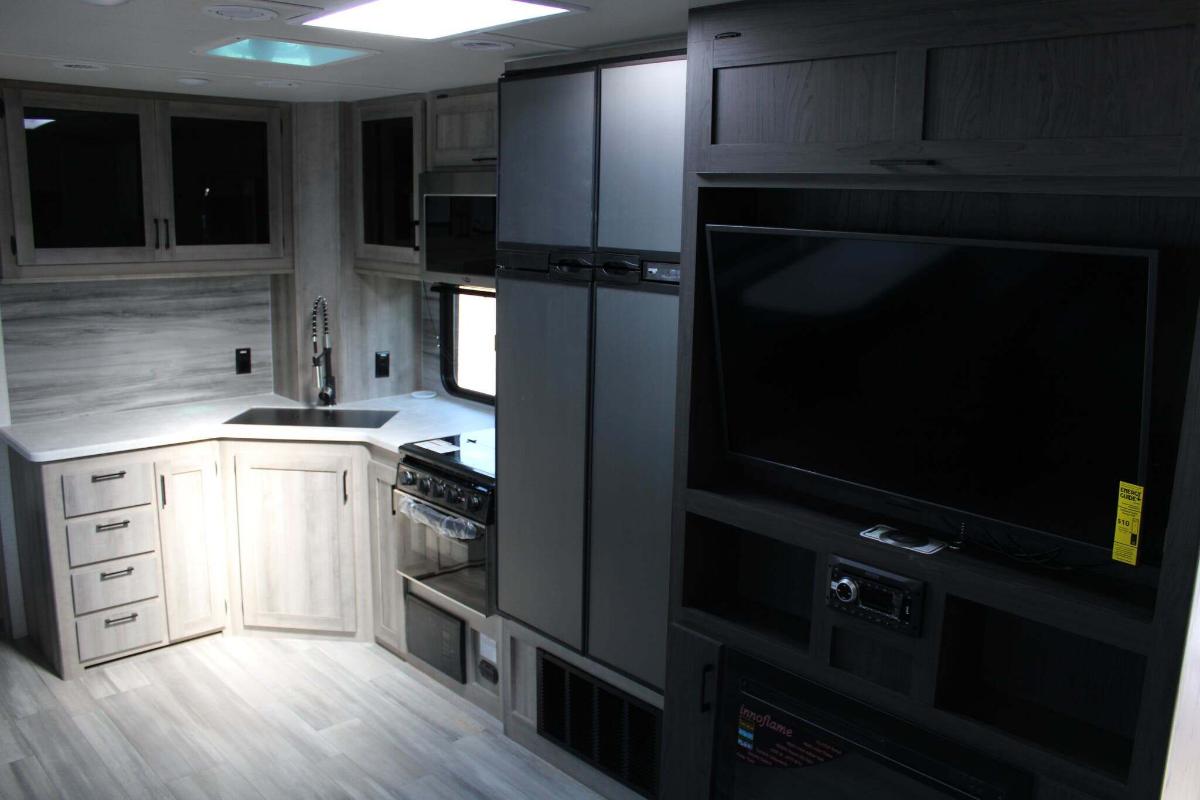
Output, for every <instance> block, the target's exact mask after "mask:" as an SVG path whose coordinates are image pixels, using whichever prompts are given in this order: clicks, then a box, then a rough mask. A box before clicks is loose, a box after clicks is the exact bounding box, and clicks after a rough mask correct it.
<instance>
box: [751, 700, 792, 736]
mask: <svg viewBox="0 0 1200 800" xmlns="http://www.w3.org/2000/svg"><path fill="white" fill-rule="evenodd" d="M738 717H739V718H740V720H741V721H742V722H752V723H754V725H755V726H757V727H759V728H766V729H767V730H769V731H774V732H775V733H778V734H779V735H780V736H786V737H788V738H789V739H790V738H792V729H791V728H789V727H788V726H786V725H784V724H783V723H782V722H776V721H775V718H774V717H772V716H771V715H770V714H759V713H757V712H755V711H754V710H753V709H750V708H748V707H747V706H746V704H745V703H743V704H742V707H741V708H740V709H738Z"/></svg>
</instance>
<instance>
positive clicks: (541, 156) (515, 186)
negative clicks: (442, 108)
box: [497, 70, 596, 249]
mask: <svg viewBox="0 0 1200 800" xmlns="http://www.w3.org/2000/svg"><path fill="white" fill-rule="evenodd" d="M595 163H596V72H595V70H587V71H584V72H574V73H567V74H558V75H543V76H538V77H518V78H511V79H505V80H502V81H501V82H500V164H499V167H498V176H497V181H498V185H499V198H500V199H499V207H498V210H497V213H498V217H499V221H498V235H497V241H498V246H499V247H501V248H506V247H518V248H531V247H533V248H536V247H544V248H576V249H589V248H591V247H592V216H593V213H594V211H595V185H596V183H595Z"/></svg>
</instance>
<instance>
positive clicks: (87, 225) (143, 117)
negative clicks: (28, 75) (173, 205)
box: [4, 89, 158, 266]
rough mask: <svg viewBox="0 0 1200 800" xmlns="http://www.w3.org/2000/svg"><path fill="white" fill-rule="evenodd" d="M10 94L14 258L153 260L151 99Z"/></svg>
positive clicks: (40, 261) (23, 261)
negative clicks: (15, 245)
mask: <svg viewBox="0 0 1200 800" xmlns="http://www.w3.org/2000/svg"><path fill="white" fill-rule="evenodd" d="M4 99H5V104H6V106H7V108H8V113H7V114H6V115H5V117H6V119H5V123H6V128H7V134H8V136H7V138H8V157H9V172H10V174H11V179H12V201H13V217H14V221H15V224H16V242H17V263H18V264H20V265H21V266H43V265H55V264H95V263H116V262H136V261H153V260H155V258H156V256H157V250H156V246H155V245H156V242H155V225H154V218H155V216H156V215H157V212H156V211H155V208H156V206H157V202H158V198H157V196H156V194H155V188H156V185H157V184H156V175H155V161H154V157H153V153H154V152H155V143H154V113H153V103H151V102H150V101H147V100H136V99H128V98H116V97H91V96H85V95H70V94H60V93H57V92H33V91H28V92H27V91H17V90H14V89H9V90H6V91H5V92H4ZM6 190H7V187H6Z"/></svg>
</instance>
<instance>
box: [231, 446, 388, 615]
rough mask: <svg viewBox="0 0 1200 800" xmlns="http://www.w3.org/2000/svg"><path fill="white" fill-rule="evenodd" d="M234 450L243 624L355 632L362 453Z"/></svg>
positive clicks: (306, 449) (333, 448)
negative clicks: (356, 501) (357, 507)
mask: <svg viewBox="0 0 1200 800" xmlns="http://www.w3.org/2000/svg"><path fill="white" fill-rule="evenodd" d="M230 449H231V450H232V452H233V462H234V469H235V472H236V479H235V480H236V487H237V540H238V558H239V564H240V574H241V587H240V589H241V601H242V602H241V621H242V625H243V626H244V627H247V628H262V629H276V630H289V631H312V632H336V633H354V632H356V631H357V630H358V625H359V614H358V603H357V599H356V594H355V593H356V590H357V587H358V583H359V582H358V573H357V569H356V559H357V558H358V557H359V555H358V553H357V552H356V550H357V542H356V539H357V520H356V514H355V509H354V502H353V501H352V497H354V496H355V495H356V493H357V491H358V489H357V487H358V485H359V482H360V481H361V479H362V474H363V472H364V469H362V467H361V466H360V463H359V462H360V459H361V458H362V456H361V454H360V453H359V448H355V447H348V446H337V445H313V444H305V445H296V444H266V443H253V444H242V443H239V444H237V445H233V446H231V448H230ZM363 504H364V505H365V493H364V497H363ZM363 588H364V589H365V588H366V586H365V585H364V587H363Z"/></svg>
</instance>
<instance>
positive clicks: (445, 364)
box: [433, 283, 496, 406]
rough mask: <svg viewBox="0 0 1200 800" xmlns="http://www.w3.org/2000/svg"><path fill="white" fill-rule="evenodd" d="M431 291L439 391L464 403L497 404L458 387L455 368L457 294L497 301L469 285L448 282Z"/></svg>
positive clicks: (492, 398) (486, 396) (490, 397)
mask: <svg viewBox="0 0 1200 800" xmlns="http://www.w3.org/2000/svg"><path fill="white" fill-rule="evenodd" d="M433 291H435V292H437V293H438V295H439V298H438V361H439V364H440V372H441V378H442V388H444V389H445V390H446V393H447V394H450V395H452V396H453V397H459V398H462V399H464V400H471V401H474V402H476V403H483V404H485V405H489V406H495V405H496V396H495V395H494V394H485V393H483V392H477V391H475V390H474V389H466V388H464V387H462V386H459V385H458V380H457V377H456V374H457V367H458V348H457V346H456V345H455V336H454V325H455V322H456V321H457V317H458V314H457V311H456V309H455V302H454V301H455V300H456V299H457V298H458V296H459V295H464V294H466V295H472V296H474V297H488V298H491V299H492V300H495V299H496V293H495V292H494V291H491V292H487V291H483V290H482V289H474V288H471V287H468V286H455V285H453V284H449V283H439V284H435V285H434V286H433Z"/></svg>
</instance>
